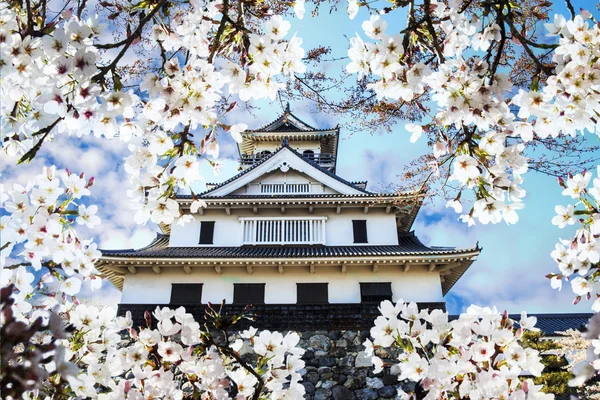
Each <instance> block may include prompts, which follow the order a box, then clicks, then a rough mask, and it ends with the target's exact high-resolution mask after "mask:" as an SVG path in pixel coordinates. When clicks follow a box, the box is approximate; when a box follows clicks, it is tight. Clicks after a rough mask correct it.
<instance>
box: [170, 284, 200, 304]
mask: <svg viewBox="0 0 600 400" xmlns="http://www.w3.org/2000/svg"><path fill="white" fill-rule="evenodd" d="M200 303H202V284H201V283H173V284H172V285H171V301H170V304H200Z"/></svg>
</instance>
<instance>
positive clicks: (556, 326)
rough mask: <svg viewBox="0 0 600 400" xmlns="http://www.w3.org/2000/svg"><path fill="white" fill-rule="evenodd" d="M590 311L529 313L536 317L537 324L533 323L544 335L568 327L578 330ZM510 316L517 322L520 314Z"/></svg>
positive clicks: (584, 323)
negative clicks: (576, 312) (577, 312)
mask: <svg viewBox="0 0 600 400" xmlns="http://www.w3.org/2000/svg"><path fill="white" fill-rule="evenodd" d="M592 315H593V314H592V313H579V314H567V313H564V314H531V315H528V316H530V317H537V324H536V325H535V326H536V327H537V328H539V329H540V330H541V331H542V332H544V333H545V334H546V335H549V336H553V335H556V332H564V331H566V330H568V329H574V330H579V329H580V328H582V327H584V326H585V325H586V324H587V323H588V321H589V320H590V318H592ZM510 318H511V319H512V320H514V321H517V323H518V322H519V320H520V319H521V316H520V315H519V314H514V315H510Z"/></svg>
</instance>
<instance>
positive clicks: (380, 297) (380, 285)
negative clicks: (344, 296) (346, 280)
mask: <svg viewBox="0 0 600 400" xmlns="http://www.w3.org/2000/svg"><path fill="white" fill-rule="evenodd" d="M384 300H389V301H392V283H391V282H369V283H361V284H360V302H361V303H380V302H382V301H384Z"/></svg>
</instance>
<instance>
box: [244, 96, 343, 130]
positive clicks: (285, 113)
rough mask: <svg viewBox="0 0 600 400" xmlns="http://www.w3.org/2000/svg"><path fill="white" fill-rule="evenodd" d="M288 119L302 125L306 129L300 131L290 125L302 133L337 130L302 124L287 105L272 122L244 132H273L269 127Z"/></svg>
mask: <svg viewBox="0 0 600 400" xmlns="http://www.w3.org/2000/svg"><path fill="white" fill-rule="evenodd" d="M290 117H291V118H293V119H295V120H296V121H297V122H298V123H299V124H301V125H304V127H305V128H307V129H302V128H301V127H299V126H297V125H296V124H293V123H292V125H294V126H296V127H297V128H298V129H299V130H300V131H303V132H310V131H319V130H333V129H337V128H338V127H335V128H329V129H319V128H315V127H314V126H312V125H310V124H308V123H306V122H304V121H303V120H302V119H300V118H298V117H297V116H296V115H295V114H294V113H292V111H291V110H290V107H289V103H288V104H287V106H286V108H285V110H284V111H283V113H281V114H280V115H279V116H278V117H277V118H275V119H274V120H273V121H271V122H269V123H268V124H265V125H263V126H262V127H260V128H257V129H248V130H246V132H265V131H266V132H273V130H271V131H269V130H268V129H269V127H271V126H273V125H275V124H277V123H278V122H283V123H285V122H286V121H289V118H290ZM280 126H281V125H280ZM278 127H279V126H278ZM272 129H275V128H272Z"/></svg>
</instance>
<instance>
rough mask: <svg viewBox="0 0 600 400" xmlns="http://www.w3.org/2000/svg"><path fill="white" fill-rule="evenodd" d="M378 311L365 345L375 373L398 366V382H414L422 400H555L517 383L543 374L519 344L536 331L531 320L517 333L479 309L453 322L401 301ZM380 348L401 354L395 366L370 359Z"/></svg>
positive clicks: (502, 318) (492, 312)
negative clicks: (521, 376) (526, 374)
mask: <svg viewBox="0 0 600 400" xmlns="http://www.w3.org/2000/svg"><path fill="white" fill-rule="evenodd" d="M380 311H381V312H382V313H383V315H381V316H379V317H377V319H376V320H375V326H374V327H373V328H371V337H373V342H372V343H371V341H369V340H367V342H366V343H365V348H366V352H367V354H368V355H371V356H372V361H373V364H374V365H375V371H379V370H381V369H382V368H383V366H385V365H388V364H389V363H390V362H392V363H396V364H394V367H392V368H398V369H399V371H400V374H399V375H398V380H405V379H408V380H411V381H413V382H415V383H416V384H417V385H418V386H420V387H421V389H422V390H423V391H424V392H426V393H427V395H426V397H424V398H431V399H434V398H435V399H438V398H443V399H454V398H456V399H459V398H467V397H468V398H471V399H472V398H506V399H519V398H529V399H553V398H554V395H552V394H547V393H544V392H542V391H540V389H541V387H542V386H541V385H534V384H533V381H532V380H530V379H528V380H525V381H521V380H520V379H519V373H520V372H521V371H528V372H529V373H531V374H533V375H534V376H540V374H541V372H542V370H543V368H544V366H543V364H542V363H541V361H540V360H541V359H540V355H539V353H538V352H537V351H536V350H533V349H530V348H523V347H522V346H521V344H520V342H521V337H522V333H523V331H524V330H534V329H535V323H536V318H535V317H528V316H527V314H526V313H523V314H522V316H521V320H520V322H519V325H520V329H516V328H515V327H514V321H512V320H511V319H509V318H508V316H507V314H506V313H504V314H501V313H499V312H498V311H497V310H496V309H490V308H481V307H477V306H470V307H469V308H468V309H467V312H466V313H464V314H461V315H460V316H459V317H458V319H455V320H453V321H449V319H448V315H447V314H446V313H445V312H442V311H440V310H433V311H431V312H430V311H429V310H423V311H418V309H417V305H416V304H415V303H408V304H407V303H404V302H403V301H402V300H400V301H399V302H398V303H396V304H395V305H394V304H392V303H391V302H390V301H388V300H386V301H384V302H382V303H381V306H380ZM380 347H383V348H386V347H398V348H399V349H401V350H402V351H401V352H400V355H399V356H398V359H397V360H382V359H381V358H379V357H377V356H376V355H374V349H377V348H380ZM397 395H398V397H399V398H402V399H409V398H413V397H411V396H413V395H414V393H406V392H404V391H402V390H401V389H399V391H398V394H397Z"/></svg>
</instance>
